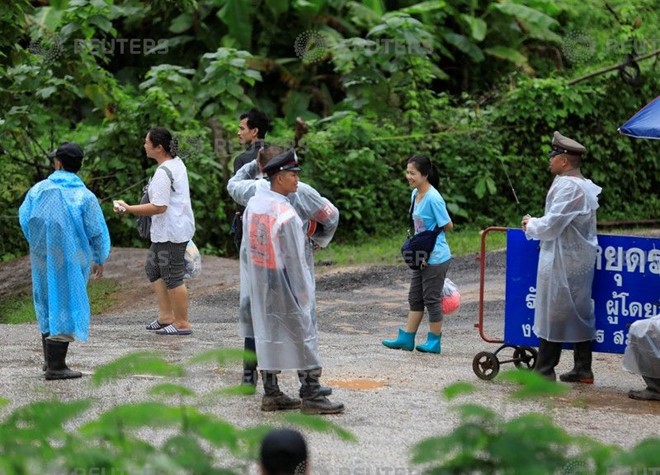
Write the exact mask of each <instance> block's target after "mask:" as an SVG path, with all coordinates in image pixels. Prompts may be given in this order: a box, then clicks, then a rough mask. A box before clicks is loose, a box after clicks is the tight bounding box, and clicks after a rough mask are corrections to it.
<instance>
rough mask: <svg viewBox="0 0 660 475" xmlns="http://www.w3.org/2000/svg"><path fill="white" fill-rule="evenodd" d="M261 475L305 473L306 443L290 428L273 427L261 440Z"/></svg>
mask: <svg viewBox="0 0 660 475" xmlns="http://www.w3.org/2000/svg"><path fill="white" fill-rule="evenodd" d="M259 459H260V462H261V473H262V475H307V474H308V473H309V470H308V464H307V444H306V443H305V439H304V438H303V436H302V434H301V433H300V432H298V431H296V430H292V429H275V430H273V431H271V432H269V433H268V434H267V435H266V437H264V439H263V440H262V441H261V453H260V455H259Z"/></svg>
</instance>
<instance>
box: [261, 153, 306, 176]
mask: <svg viewBox="0 0 660 475" xmlns="http://www.w3.org/2000/svg"><path fill="white" fill-rule="evenodd" d="M287 170H290V171H298V170H300V166H299V165H298V157H297V156H296V152H295V151H294V150H293V149H291V150H287V151H286V152H284V153H281V154H279V155H277V156H275V157H273V158H271V159H270V160H269V161H268V163H267V164H266V166H265V167H264V170H263V171H264V173H265V174H266V175H268V176H269V177H271V176H273V175H276V174H278V173H279V172H283V171H287Z"/></svg>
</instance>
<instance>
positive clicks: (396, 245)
mask: <svg viewBox="0 0 660 475" xmlns="http://www.w3.org/2000/svg"><path fill="white" fill-rule="evenodd" d="M404 240H405V235H404V234H401V235H397V236H379V237H369V238H367V240H366V241H365V242H363V243H361V244H360V243H352V244H338V243H332V244H330V246H328V247H327V248H326V249H321V250H319V251H317V252H316V253H315V254H314V261H315V263H316V265H319V266H324V265H325V266H328V265H332V266H351V265H400V264H402V263H403V259H402V257H401V245H402V244H403V241H404ZM447 242H449V247H450V249H451V252H452V255H454V256H457V257H458V256H466V255H470V254H475V253H478V252H479V251H480V250H481V233H480V231H479V230H476V229H465V230H461V231H457V232H453V231H452V232H449V233H447ZM487 245H488V247H487V248H486V249H487V250H488V251H496V250H500V249H504V248H505V247H506V233H503V232H492V233H490V234H488V240H487Z"/></svg>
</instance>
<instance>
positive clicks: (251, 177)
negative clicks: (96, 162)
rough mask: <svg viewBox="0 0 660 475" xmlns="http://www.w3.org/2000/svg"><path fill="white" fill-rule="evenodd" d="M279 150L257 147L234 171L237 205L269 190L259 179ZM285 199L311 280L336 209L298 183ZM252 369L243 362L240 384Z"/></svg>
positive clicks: (250, 344)
mask: <svg viewBox="0 0 660 475" xmlns="http://www.w3.org/2000/svg"><path fill="white" fill-rule="evenodd" d="M282 153H284V149H282V148H280V147H277V146H273V145H271V146H265V147H263V148H261V149H260V150H259V152H258V154H257V159H256V160H253V161H251V162H249V163H247V164H245V165H244V166H243V167H241V168H240V169H239V170H238V171H237V172H236V174H235V175H234V176H233V177H232V178H231V179H230V180H229V183H228V184H227V190H228V191H229V194H230V196H231V197H232V199H233V200H234V201H236V203H237V204H239V205H240V206H243V207H244V206H246V205H247V202H248V201H249V200H250V198H252V197H253V196H254V194H255V193H256V192H257V189H260V188H263V189H270V183H269V182H268V180H262V179H259V178H261V177H262V176H263V172H262V169H263V168H264V167H265V166H266V164H267V163H268V161H269V160H270V159H271V158H274V157H276V156H277V155H280V154H282ZM288 199H289V202H290V203H291V205H292V206H293V207H294V209H295V210H296V212H297V213H298V216H299V217H300V219H302V222H303V230H304V231H305V233H306V234H307V237H306V239H305V261H306V262H307V266H308V267H309V270H310V272H311V274H312V280H313V281H314V247H315V246H318V247H327V246H328V244H330V241H331V240H332V238H333V236H334V235H335V231H336V230H337V226H338V225H339V211H338V210H337V208H336V207H335V206H334V205H333V204H332V203H331V202H330V201H329V200H328V199H326V198H324V197H322V196H321V195H320V194H319V193H318V192H317V191H316V190H315V189H314V188H312V187H311V186H309V185H307V184H305V183H301V182H298V188H297V191H296V192H295V193H291V194H289V196H288ZM246 304H247V302H243V307H244V308H243V311H246V312H249V307H246ZM312 318H313V319H314V323H315V324H316V300H315V298H314V301H313V303H312ZM245 349H246V350H248V349H251V350H252V351H255V353H256V350H255V347H254V340H253V339H252V338H249V337H248V338H246V344H245ZM256 369H257V366H256V363H254V362H252V361H247V360H246V361H244V362H243V382H244V383H248V384H253V385H256V384H257V377H256V374H257V372H256ZM321 393H322V394H323V395H324V396H329V395H330V394H332V389H331V388H328V387H322V388H321Z"/></svg>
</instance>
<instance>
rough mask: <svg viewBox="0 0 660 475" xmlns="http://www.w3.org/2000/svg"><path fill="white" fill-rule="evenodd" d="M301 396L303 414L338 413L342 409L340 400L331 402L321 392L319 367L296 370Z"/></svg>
mask: <svg viewBox="0 0 660 475" xmlns="http://www.w3.org/2000/svg"><path fill="white" fill-rule="evenodd" d="M298 379H299V380H300V384H301V388H300V395H301V397H302V408H301V412H303V413H305V414H338V413H340V412H343V411H344V405H343V404H342V403H340V402H331V401H330V400H329V399H328V398H327V397H325V396H323V395H322V394H321V383H320V382H319V380H320V379H321V368H315V369H310V370H307V371H298Z"/></svg>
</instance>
